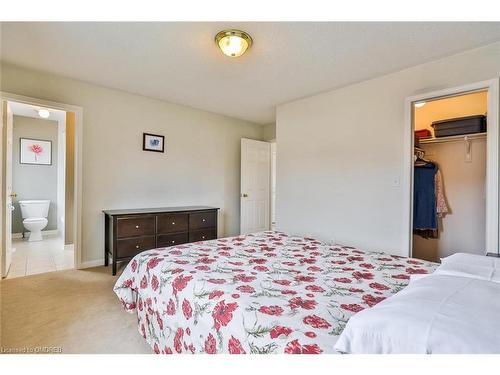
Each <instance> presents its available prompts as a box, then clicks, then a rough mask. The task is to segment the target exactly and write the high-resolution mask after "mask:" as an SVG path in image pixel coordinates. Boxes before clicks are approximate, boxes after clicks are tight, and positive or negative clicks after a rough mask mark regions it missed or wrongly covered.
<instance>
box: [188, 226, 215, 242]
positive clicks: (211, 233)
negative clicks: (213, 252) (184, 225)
mask: <svg viewBox="0 0 500 375" xmlns="http://www.w3.org/2000/svg"><path fill="white" fill-rule="evenodd" d="M215 238H217V231H216V230H215V228H210V229H203V230H197V231H193V232H189V242H198V241H208V240H214V239H215Z"/></svg>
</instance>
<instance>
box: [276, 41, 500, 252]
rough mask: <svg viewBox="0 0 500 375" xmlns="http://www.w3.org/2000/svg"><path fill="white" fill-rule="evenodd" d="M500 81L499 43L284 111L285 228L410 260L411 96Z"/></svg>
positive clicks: (279, 135)
mask: <svg viewBox="0 0 500 375" xmlns="http://www.w3.org/2000/svg"><path fill="white" fill-rule="evenodd" d="M395 53H397V52H396V51H395ZM498 76H500V43H495V44H491V45H489V46H486V47H483V48H479V49H475V50H471V51H467V52H465V53H461V54H458V55H454V56H450V57H447V58H444V59H442V60H439V61H435V62H431V63H427V64H423V65H419V66H416V67H413V68H410V69H406V70H403V71H400V72H397V73H393V74H389V75H386V76H383V77H379V78H376V79H372V80H369V81H365V82H361V83H358V84H355V85H351V86H347V87H344V88H340V89H337V90H333V91H330V92H326V93H323V94H319V95H315V96H312V97H308V98H305V99H301V100H297V101H294V102H291V103H287V104H283V105H280V106H278V107H277V118H276V128H277V129H276V139H277V146H278V150H279V152H278V154H277V171H278V173H277V198H276V199H277V202H276V210H277V212H276V216H277V217H276V220H277V223H278V229H280V230H284V231H287V232H290V233H297V234H311V235H316V236H317V237H319V238H322V239H329V238H332V237H333V238H334V240H335V241H336V242H338V243H343V244H349V245H354V246H359V247H362V248H364V249H367V250H380V251H385V252H388V253H392V254H400V255H406V254H404V253H403V251H402V250H401V249H402V241H403V237H402V236H403V231H404V230H407V229H406V228H403V227H402V212H403V202H402V200H403V194H402V187H401V186H399V187H394V186H393V183H394V180H395V179H396V180H398V179H401V177H402V175H403V168H407V167H408V166H405V165H403V134H404V123H405V122H404V120H405V118H404V101H405V98H406V97H408V96H411V95H416V94H419V93H424V92H429V91H434V90H438V89H442V88H446V87H454V86H459V85H463V84H467V83H472V82H476V81H481V80H486V79H491V78H494V77H498Z"/></svg>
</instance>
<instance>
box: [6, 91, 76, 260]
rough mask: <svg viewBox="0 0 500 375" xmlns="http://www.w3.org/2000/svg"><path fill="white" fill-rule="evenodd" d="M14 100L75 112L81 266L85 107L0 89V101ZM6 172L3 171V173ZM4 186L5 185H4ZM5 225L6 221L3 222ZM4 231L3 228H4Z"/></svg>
mask: <svg viewBox="0 0 500 375" xmlns="http://www.w3.org/2000/svg"><path fill="white" fill-rule="evenodd" d="M3 100H7V101H14V102H19V103H25V104H30V105H36V106H41V107H48V108H53V109H59V110H61V111H65V112H74V113H75V182H74V183H75V196H74V207H75V208H74V215H75V220H74V223H73V233H74V234H75V237H74V239H73V242H74V245H75V268H76V269H79V268H81V263H82V261H81V259H82V253H81V250H82V170H83V168H82V166H83V154H82V145H83V108H82V107H79V106H75V105H71V104H64V103H58V102H53V101H49V100H44V99H38V98H32V97H28V96H23V95H17V94H12V93H8V92H4V91H0V101H3ZM3 173H4V172H3V171H2V174H3ZM2 188H4V187H2ZM3 225H5V223H3ZM2 231H3V228H2Z"/></svg>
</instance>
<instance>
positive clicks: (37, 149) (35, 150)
mask: <svg viewBox="0 0 500 375" xmlns="http://www.w3.org/2000/svg"><path fill="white" fill-rule="evenodd" d="M30 150H31V152H32V153H34V154H35V161H36V160H37V157H38V156H39V155H40V154H41V153H42V152H43V147H42V146H40V145H39V144H36V143H35V144H32V145H31V146H30Z"/></svg>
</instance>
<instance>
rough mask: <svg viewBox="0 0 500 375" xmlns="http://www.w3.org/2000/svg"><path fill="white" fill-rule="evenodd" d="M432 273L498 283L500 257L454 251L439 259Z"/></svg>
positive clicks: (499, 280) (499, 277)
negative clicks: (454, 252) (439, 261)
mask: <svg viewBox="0 0 500 375" xmlns="http://www.w3.org/2000/svg"><path fill="white" fill-rule="evenodd" d="M434 273H435V274H438V275H449V276H461V277H472V278H475V279H481V280H488V281H493V282H496V283H500V258H495V257H487V256H485V255H476V254H465V253H456V254H453V255H450V256H449V257H446V258H443V259H441V265H440V266H439V267H438V268H437V269H436V271H435V272H434Z"/></svg>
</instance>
